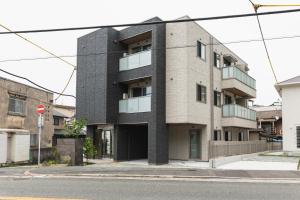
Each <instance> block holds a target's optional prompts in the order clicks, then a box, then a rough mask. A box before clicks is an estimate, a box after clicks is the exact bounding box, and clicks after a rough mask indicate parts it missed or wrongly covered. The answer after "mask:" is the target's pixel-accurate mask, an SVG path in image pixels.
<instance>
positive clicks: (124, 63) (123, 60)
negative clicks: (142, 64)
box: [120, 57, 128, 71]
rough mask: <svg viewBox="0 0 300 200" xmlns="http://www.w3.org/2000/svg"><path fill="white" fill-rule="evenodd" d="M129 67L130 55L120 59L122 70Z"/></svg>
mask: <svg viewBox="0 0 300 200" xmlns="http://www.w3.org/2000/svg"><path fill="white" fill-rule="evenodd" d="M127 69H128V57H125V58H121V59H120V71H124V70H127Z"/></svg>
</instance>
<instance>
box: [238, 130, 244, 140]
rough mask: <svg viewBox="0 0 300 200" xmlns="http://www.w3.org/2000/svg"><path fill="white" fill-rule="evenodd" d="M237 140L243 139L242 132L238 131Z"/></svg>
mask: <svg viewBox="0 0 300 200" xmlns="http://www.w3.org/2000/svg"><path fill="white" fill-rule="evenodd" d="M238 140H239V141H243V132H239V137H238Z"/></svg>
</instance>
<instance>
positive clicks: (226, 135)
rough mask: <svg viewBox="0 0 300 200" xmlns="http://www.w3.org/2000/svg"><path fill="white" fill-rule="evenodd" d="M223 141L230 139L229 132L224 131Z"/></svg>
mask: <svg viewBox="0 0 300 200" xmlns="http://www.w3.org/2000/svg"><path fill="white" fill-rule="evenodd" d="M224 138H225V141H231V134H230V132H228V131H225V137H224Z"/></svg>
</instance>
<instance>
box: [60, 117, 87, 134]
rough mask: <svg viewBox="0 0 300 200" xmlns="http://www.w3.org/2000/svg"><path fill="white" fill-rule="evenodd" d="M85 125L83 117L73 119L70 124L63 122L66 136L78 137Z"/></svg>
mask: <svg viewBox="0 0 300 200" xmlns="http://www.w3.org/2000/svg"><path fill="white" fill-rule="evenodd" d="M85 126H86V120H85V119H79V120H74V121H72V122H71V124H67V123H66V124H65V130H66V131H67V132H68V134H67V136H69V137H74V138H78V137H79V135H81V134H82V132H83V129H84V128H85Z"/></svg>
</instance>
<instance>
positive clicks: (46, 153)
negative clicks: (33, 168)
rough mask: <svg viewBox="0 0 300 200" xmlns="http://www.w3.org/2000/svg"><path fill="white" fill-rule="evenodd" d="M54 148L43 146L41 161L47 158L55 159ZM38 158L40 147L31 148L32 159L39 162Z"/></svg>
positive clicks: (33, 161)
mask: <svg viewBox="0 0 300 200" xmlns="http://www.w3.org/2000/svg"><path fill="white" fill-rule="evenodd" d="M54 159H55V155H54V149H53V147H49V148H41V162H43V161H45V160H54ZM37 160H38V148H34V149H30V161H31V162H32V163H37Z"/></svg>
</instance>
